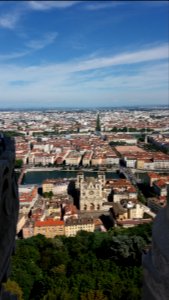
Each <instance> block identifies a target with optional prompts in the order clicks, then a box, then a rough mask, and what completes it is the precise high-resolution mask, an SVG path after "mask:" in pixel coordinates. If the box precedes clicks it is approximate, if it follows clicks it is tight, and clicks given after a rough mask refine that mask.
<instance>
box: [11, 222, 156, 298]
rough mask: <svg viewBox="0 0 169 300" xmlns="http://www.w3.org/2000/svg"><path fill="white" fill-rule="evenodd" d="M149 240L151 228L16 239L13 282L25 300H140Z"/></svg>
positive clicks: (147, 225)
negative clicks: (144, 250)
mask: <svg viewBox="0 0 169 300" xmlns="http://www.w3.org/2000/svg"><path fill="white" fill-rule="evenodd" d="M150 241H151V224H145V225H139V226H137V227H134V228H130V229H123V228H114V229H112V231H110V232H106V233H105V232H104V233H102V232H95V233H90V232H85V231H81V232H79V233H78V234H77V236H76V237H65V236H62V237H55V238H54V239H47V238H45V237H44V236H43V235H37V236H35V237H32V238H29V239H26V240H17V241H16V254H15V255H14V256H13V257H12V273H11V278H10V280H12V281H14V282H16V283H17V285H18V286H19V287H20V288H21V289H22V292H23V298H24V299H25V300H28V299H32V300H36V299H39V300H40V299H43V300H47V299H49V300H52V299H63V300H85V299H86V300H95V299H97V300H114V299H125V300H139V299H141V288H142V267H141V257H142V251H143V249H144V247H145V246H146V245H147V244H149V243H150ZM17 289H18V288H17ZM21 295H22V294H21Z"/></svg>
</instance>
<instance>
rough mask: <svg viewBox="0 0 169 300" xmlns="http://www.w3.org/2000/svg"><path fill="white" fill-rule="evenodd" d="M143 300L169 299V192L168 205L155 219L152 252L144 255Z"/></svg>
mask: <svg viewBox="0 0 169 300" xmlns="http://www.w3.org/2000/svg"><path fill="white" fill-rule="evenodd" d="M143 268H144V285H143V297H142V299H143V300H147V299H148V300H168V299H169V190H168V203H167V206H166V207H165V208H162V209H161V210H160V211H159V213H158V215H157V217H156V218H155V221H154V224H153V231H152V247H151V250H150V251H149V252H148V253H147V254H145V255H143Z"/></svg>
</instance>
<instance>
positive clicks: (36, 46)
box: [0, 32, 58, 61]
mask: <svg viewBox="0 0 169 300" xmlns="http://www.w3.org/2000/svg"><path fill="white" fill-rule="evenodd" d="M57 36H58V33H57V32H51V33H47V34H45V35H44V36H43V38H41V39H37V40H30V41H28V42H27V43H26V44H25V46H26V49H25V50H23V51H18V52H12V53H6V54H0V61H7V60H12V59H17V58H20V57H23V56H26V55H30V54H32V53H33V52H35V51H38V50H40V49H43V48H45V47H47V46H48V45H50V44H52V43H53V42H54V41H55V39H56V37H57Z"/></svg>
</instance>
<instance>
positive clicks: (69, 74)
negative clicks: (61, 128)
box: [0, 45, 169, 106]
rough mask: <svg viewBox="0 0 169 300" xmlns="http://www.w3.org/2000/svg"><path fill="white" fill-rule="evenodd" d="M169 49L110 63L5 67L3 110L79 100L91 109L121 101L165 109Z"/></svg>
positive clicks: (0, 79)
mask: <svg viewBox="0 0 169 300" xmlns="http://www.w3.org/2000/svg"><path fill="white" fill-rule="evenodd" d="M167 49H168V45H162V46H158V47H153V48H151V49H146V50H142V51H136V52H134V53H122V54H119V55H118V56H114V57H111V58H105V57H103V58H101V57H100V58H98V57H97V58H91V59H88V60H87V59H86V60H82V61H71V62H69V63H61V64H57V63H53V64H45V65H35V66H28V67H26V66H19V65H14V64H1V66H0V90H1V97H0V100H1V103H2V104H3V103H4V101H6V103H9V102H8V101H10V103H12V101H13V103H20V105H21V101H23V102H24V101H25V103H26V104H27V105H31V103H32V105H38V104H40V105H42V106H43V105H47V104H49V105H52V104H55V105H60V106H66V105H67V106H68V105H73V104H74V105H80V100H81V101H82V102H83V103H84V104H85V105H90V104H91V99H93V105H97V104H98V103H99V105H101V104H103V103H104V104H105V105H106V104H107V105H109V104H110V101H114V102H112V104H115V103H116V100H117V99H118V100H119V101H123V103H122V104H124V103H125V99H126V101H128V102H127V103H129V101H131V102H132V101H133V102H134V101H135V104H138V103H139V101H142V103H143V104H144V103H147V104H148V103H150V102H152V103H155V102H156V103H159V104H160V103H165V101H166V102H167V99H168V98H167V97H168V80H169V78H168V62H167V60H166V59H167V54H166V51H167ZM167 53H168V52H167ZM107 59H108V60H107ZM161 59H165V60H163V61H161ZM99 62H100V63H99ZM138 62H139V63H140V64H136V63H138ZM126 64H132V65H133V69H131V68H126ZM107 68H108V69H107ZM117 68H120V72H118V73H117V72H116V70H117ZM128 70H130V73H129V72H128ZM107 71H108V72H107ZM112 99H114V100H112ZM134 99H135V100H134ZM87 101H88V102H87ZM137 101H138V102H137ZM153 101H154V102H153ZM61 102H63V103H61ZM26 104H25V105H26ZM61 104H62V105H61Z"/></svg>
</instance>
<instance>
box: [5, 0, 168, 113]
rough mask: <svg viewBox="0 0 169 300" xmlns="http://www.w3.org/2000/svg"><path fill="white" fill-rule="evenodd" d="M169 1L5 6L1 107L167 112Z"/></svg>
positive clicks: (84, 2) (35, 3) (19, 4)
mask: <svg viewBox="0 0 169 300" xmlns="http://www.w3.org/2000/svg"><path fill="white" fill-rule="evenodd" d="M168 13H169V6H168V2H167V1H152V2H151V1H143V2H141V1H140V2H134V3H133V2H130V1H127V2H125V1H22V2H19V1H13V2H12V1H11V2H8V3H5V1H2V2H0V41H1V43H0V70H1V71H0V90H1V96H0V108H5V107H11V108H17V107H21V108H27V107H28V108H29V107H105V106H110V107H111V106H112V107H114V106H127V105H129V106H137V105H138V106H140V105H143V106H144V105H160V104H162V105H167V104H168V97H169V95H168V89H169V87H168V82H169V73H168V72H169V71H168V70H169V62H168V58H169V32H168V25H169V24H168V23H169V15H168Z"/></svg>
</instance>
